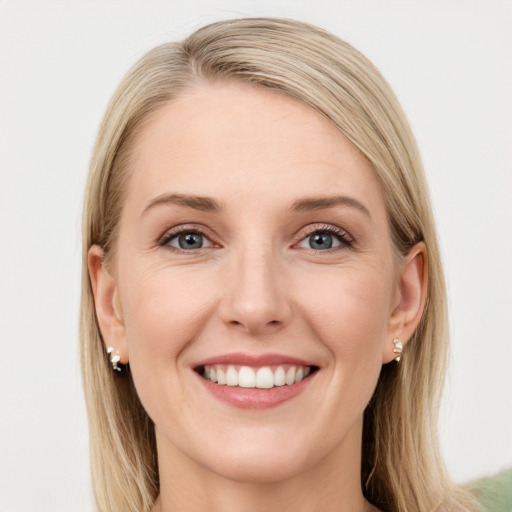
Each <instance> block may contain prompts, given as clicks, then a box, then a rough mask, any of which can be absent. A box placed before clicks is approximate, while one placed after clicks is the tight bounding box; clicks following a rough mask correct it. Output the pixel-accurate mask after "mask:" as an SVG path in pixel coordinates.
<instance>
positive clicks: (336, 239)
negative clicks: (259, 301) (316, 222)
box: [298, 226, 352, 251]
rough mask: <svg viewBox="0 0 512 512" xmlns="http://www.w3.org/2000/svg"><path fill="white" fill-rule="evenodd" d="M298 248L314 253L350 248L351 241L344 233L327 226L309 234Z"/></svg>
mask: <svg viewBox="0 0 512 512" xmlns="http://www.w3.org/2000/svg"><path fill="white" fill-rule="evenodd" d="M298 246H299V247H301V248H304V249H313V250H314V251H328V250H329V249H337V248H340V249H342V248H343V247H351V246H352V239H351V238H350V237H349V235H348V234H347V233H346V232H345V231H343V230H340V229H335V228H334V227H330V226H327V227H325V228H323V229H317V230H316V231H313V232H311V234H310V235H308V236H306V237H305V238H303V239H302V240H301V241H300V243H299V244H298Z"/></svg>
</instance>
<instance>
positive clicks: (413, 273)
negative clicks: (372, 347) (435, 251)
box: [382, 242, 428, 364]
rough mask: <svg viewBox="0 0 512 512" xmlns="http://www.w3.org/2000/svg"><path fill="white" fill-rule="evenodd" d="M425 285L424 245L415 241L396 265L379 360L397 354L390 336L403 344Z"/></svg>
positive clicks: (422, 299) (413, 324) (415, 321)
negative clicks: (393, 293)
mask: <svg viewBox="0 0 512 512" xmlns="http://www.w3.org/2000/svg"><path fill="white" fill-rule="evenodd" d="M427 285H428V268H427V248H426V246H425V244H424V243H423V242H419V243H417V244H416V245H415V246H414V247H413V248H412V249H411V250H410V251H409V253H408V254H407V256H406V257H405V259H404V261H403V263H402V266H401V269H400V274H399V280H398V284H397V294H396V295H397V297H396V301H395V307H394V309H393V311H392V313H391V317H390V321H389V328H388V340H386V342H385V343H384V347H383V353H382V363H383V364H386V363H389V362H391V361H392V360H393V359H395V357H396V356H397V354H395V353H394V352H393V349H394V348H395V346H394V344H393V340H394V339H396V338H398V339H400V341H401V342H402V345H404V346H405V344H406V343H407V342H408V341H409V339H410V338H411V336H412V335H413V334H414V331H415V330H416V327H418V324H419V323H420V320H421V317H422V316H423V310H424V309H425V302H426V298H427Z"/></svg>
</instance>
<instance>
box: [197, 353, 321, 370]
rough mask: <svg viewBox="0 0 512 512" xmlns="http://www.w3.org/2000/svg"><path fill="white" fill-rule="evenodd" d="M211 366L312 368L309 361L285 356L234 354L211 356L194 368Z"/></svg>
mask: <svg viewBox="0 0 512 512" xmlns="http://www.w3.org/2000/svg"><path fill="white" fill-rule="evenodd" d="M213 364H232V365H240V366H252V367H255V368H259V367H261V366H279V365H282V364H294V365H297V366H314V365H313V363H311V362H310V361H306V360H304V359H299V358H297V357H292V356H287V355H285V354H243V353H241V352H234V353H231V354H222V355H218V356H213V357H210V358H208V359H204V360H203V361H199V362H198V363H196V364H195V365H194V367H195V368H197V367H200V366H206V365H213Z"/></svg>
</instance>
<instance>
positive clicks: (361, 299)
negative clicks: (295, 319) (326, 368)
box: [303, 268, 392, 357]
mask: <svg viewBox="0 0 512 512" xmlns="http://www.w3.org/2000/svg"><path fill="white" fill-rule="evenodd" d="M386 275H388V273H387V272H377V271H371V270H370V271H369V270H368V268H365V269H364V270H363V269H361V270H358V269H354V268H352V269H349V268H346V269H343V270H337V271H335V272H331V273H329V274H324V275H320V273H319V275H318V276H316V278H315V279H314V283H315V286H314V288H311V293H309V294H308V295H306V296H304V299H303V310H304V314H307V315H308V318H309V323H310V325H313V326H314V327H315V329H317V330H318V333H317V334H318V335H319V337H320V338H322V339H324V340H325V342H326V343H327V344H328V345H329V346H330V348H331V351H333V352H338V351H340V350H342V351H343V352H344V353H346V355H347V356H349V355H356V354H358V353H361V352H362V351H368V350H369V349H371V348H373V349H374V350H375V349H376V348H377V347H380V346H381V344H382V342H383V341H384V337H385V334H386V331H387V326H388V321H389V315H390V301H391V289H392V286H391V280H390V279H386V278H385V276H386ZM367 353H368V352H367ZM379 357H380V354H379Z"/></svg>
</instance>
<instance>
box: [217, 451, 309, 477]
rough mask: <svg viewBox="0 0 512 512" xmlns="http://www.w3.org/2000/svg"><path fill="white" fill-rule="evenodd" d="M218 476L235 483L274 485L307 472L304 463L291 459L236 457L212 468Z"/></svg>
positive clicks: (288, 457) (287, 457)
mask: <svg viewBox="0 0 512 512" xmlns="http://www.w3.org/2000/svg"><path fill="white" fill-rule="evenodd" d="M211 470H213V471H214V472H215V473H216V474H218V475H220V476H222V477H224V478H226V479H228V480H232V481H235V482H240V483H251V484H273V483H279V482H282V481H284V480H288V479H291V478H293V477H294V476H296V475H298V474H299V473H302V472H304V471H306V470H307V464H305V462H304V461H302V460H300V459H297V458H293V457H290V456H289V454H288V455H287V456H286V457H285V458H283V457H275V456H274V457H265V456H261V455H260V456H258V457H252V458H244V460H242V458H241V457H235V458H234V460H233V459H231V458H230V459H228V458H226V459H224V460H223V461H222V462H221V463H220V464H216V465H215V467H212V468H211Z"/></svg>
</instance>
